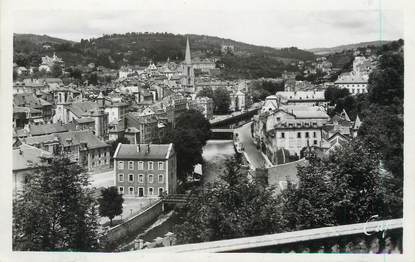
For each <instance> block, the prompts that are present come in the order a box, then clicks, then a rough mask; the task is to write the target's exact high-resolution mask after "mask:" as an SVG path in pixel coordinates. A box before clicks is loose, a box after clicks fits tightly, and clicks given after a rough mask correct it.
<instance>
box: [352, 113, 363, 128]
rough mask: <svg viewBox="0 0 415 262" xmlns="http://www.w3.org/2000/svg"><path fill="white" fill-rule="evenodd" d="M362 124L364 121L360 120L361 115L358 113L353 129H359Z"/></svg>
mask: <svg viewBox="0 0 415 262" xmlns="http://www.w3.org/2000/svg"><path fill="white" fill-rule="evenodd" d="M361 124H362V121H360V118H359V115H356V120H355V121H354V125H353V129H355V130H357V129H359V128H360V125H361Z"/></svg>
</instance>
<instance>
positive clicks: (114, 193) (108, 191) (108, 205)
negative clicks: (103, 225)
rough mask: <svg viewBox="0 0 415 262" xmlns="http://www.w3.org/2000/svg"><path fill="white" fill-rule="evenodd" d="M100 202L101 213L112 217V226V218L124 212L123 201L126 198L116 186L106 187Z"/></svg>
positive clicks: (102, 191)
mask: <svg viewBox="0 0 415 262" xmlns="http://www.w3.org/2000/svg"><path fill="white" fill-rule="evenodd" d="M98 202H99V215H100V216H103V217H108V218H109V219H110V226H111V225H112V219H113V218H114V217H115V216H118V215H121V214H122V203H123V202H124V199H123V197H122V195H121V194H120V193H118V190H117V188H116V187H115V186H112V187H108V188H104V189H103V190H101V197H100V198H99V199H98Z"/></svg>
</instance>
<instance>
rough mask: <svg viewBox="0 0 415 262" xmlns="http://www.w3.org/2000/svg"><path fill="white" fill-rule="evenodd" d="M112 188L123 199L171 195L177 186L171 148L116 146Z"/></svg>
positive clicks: (164, 145) (146, 145)
mask: <svg viewBox="0 0 415 262" xmlns="http://www.w3.org/2000/svg"><path fill="white" fill-rule="evenodd" d="M114 161H115V165H114V173H115V178H114V180H115V181H114V185H115V186H116V187H117V188H118V192H119V193H121V194H124V196H126V197H150V198H151V197H159V196H161V195H163V194H174V193H175V192H176V185H177V173H176V168H177V164H176V153H175V151H174V149H173V144H136V145H131V144H121V143H120V144H118V147H117V149H116V150H115V153H114Z"/></svg>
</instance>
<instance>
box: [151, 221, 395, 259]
mask: <svg viewBox="0 0 415 262" xmlns="http://www.w3.org/2000/svg"><path fill="white" fill-rule="evenodd" d="M396 231H397V232H396ZM390 232H395V234H392V233H390ZM393 235H395V236H396V235H397V236H398V238H400V239H402V219H392V220H383V221H373V222H367V223H358V224H350V225H342V226H334V227H323V228H316V229H308V230H301V231H294V232H286V233H278V234H270V235H263V236H255V237H245V238H236V239H229V240H220V241H212V242H203V243H196V244H186V245H177V246H171V247H164V248H155V249H146V250H143V251H144V252H176V253H182V252H212V253H215V252H261V251H255V249H256V250H258V249H259V250H261V248H262V249H264V248H270V247H271V248H272V249H271V252H272V250H279V249H278V247H283V246H285V247H286V246H287V245H288V246H289V245H291V247H294V246H295V245H302V247H303V250H307V249H309V250H310V248H308V247H307V246H304V245H303V243H308V245H309V247H310V246H313V245H314V246H316V245H319V244H320V243H323V242H324V241H326V242H328V243H330V245H331V247H330V248H331V249H330V250H331V251H332V252H335V250H336V249H335V248H334V247H336V246H337V248H338V250H339V251H341V249H340V244H339V243H341V242H342V241H341V239H342V238H343V239H346V241H349V242H350V243H351V244H350V243H349V242H348V243H347V244H346V245H345V246H346V247H343V248H342V250H343V252H350V253H353V251H355V250H364V251H365V252H363V253H391V252H401V248H399V247H397V246H399V244H397V241H396V239H395V240H394V241H392V242H394V243H395V244H394V245H393V244H390V243H391V240H387V239H390V238H391V236H393ZM365 237H372V238H371V240H370V241H371V244H370V245H372V244H373V242H375V243H376V241H378V243H379V240H378V239H379V238H383V239H384V242H388V243H389V247H388V244H383V245H382V247H379V244H378V248H377V249H376V248H374V247H372V246H370V247H367V246H366V247H364V248H361V247H359V246H360V245H361V242H362V241H361V239H364V238H365ZM353 239H354V240H353ZM356 239H357V241H356ZM322 241H323V242H322ZM400 241H401V240H400ZM398 242H399V240H398ZM306 245H307V244H306ZM348 245H349V246H350V245H351V246H352V247H349V249H348V247H347V246H348ZM353 245H355V246H358V247H357V248H356V247H353ZM375 246H376V244H375ZM293 249H294V248H293ZM293 249H292V251H294V250H293ZM280 250H282V249H280ZM322 250H323V252H324V248H323V249H322ZM393 250H394V251H393ZM397 250H398V251H397ZM286 251H287V250H286ZM320 251H321V250H320ZM320 251H318V252H320ZM268 252H270V250H268ZM288 252H289V251H288ZM294 252H295V251H294ZM361 253H362V252H361Z"/></svg>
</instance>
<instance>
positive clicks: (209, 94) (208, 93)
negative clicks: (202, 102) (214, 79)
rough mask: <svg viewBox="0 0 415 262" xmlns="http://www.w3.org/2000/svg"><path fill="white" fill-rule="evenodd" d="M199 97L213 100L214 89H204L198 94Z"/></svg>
mask: <svg viewBox="0 0 415 262" xmlns="http://www.w3.org/2000/svg"><path fill="white" fill-rule="evenodd" d="M197 96H199V97H209V98H212V99H213V89H212V88H211V87H204V88H203V89H202V90H200V91H199V93H197Z"/></svg>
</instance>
